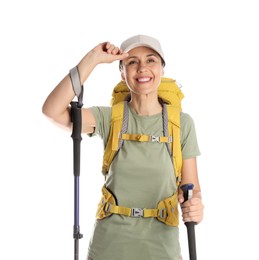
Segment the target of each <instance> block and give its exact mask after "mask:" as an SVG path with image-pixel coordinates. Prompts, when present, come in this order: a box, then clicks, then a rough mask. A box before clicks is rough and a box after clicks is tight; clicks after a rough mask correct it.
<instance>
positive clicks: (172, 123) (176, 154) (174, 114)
mask: <svg viewBox="0 0 259 260" xmlns="http://www.w3.org/2000/svg"><path fill="white" fill-rule="evenodd" d="M165 106H166V108H167V109H166V111H167V115H165V116H164V120H166V116H167V125H168V134H169V135H171V136H172V137H173V141H172V142H171V143H170V151H169V154H170V155H171V156H172V161H173V165H174V171H175V176H176V182H177V185H179V184H180V182H181V170H182V149H181V140H180V108H179V107H175V106H173V105H165ZM168 150H169V148H168Z"/></svg>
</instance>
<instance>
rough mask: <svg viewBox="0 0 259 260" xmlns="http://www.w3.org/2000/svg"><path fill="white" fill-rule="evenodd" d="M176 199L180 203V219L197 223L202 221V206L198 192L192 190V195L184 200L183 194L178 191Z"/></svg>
mask: <svg viewBox="0 0 259 260" xmlns="http://www.w3.org/2000/svg"><path fill="white" fill-rule="evenodd" d="M178 200H179V202H180V204H181V209H182V219H183V221H184V222H196V223H197V224H198V223H200V222H201V221H202V219H203V209H204V206H203V204H202V199H201V194H200V192H197V193H195V192H194V194H193V197H192V198H191V199H189V200H187V201H185V202H184V198H183V194H182V193H180V194H179V196H178Z"/></svg>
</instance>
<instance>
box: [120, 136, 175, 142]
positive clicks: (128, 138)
mask: <svg viewBox="0 0 259 260" xmlns="http://www.w3.org/2000/svg"><path fill="white" fill-rule="evenodd" d="M121 139H122V140H126V141H138V142H159V143H170V142H171V141H172V138H170V136H169V137H168V136H153V135H144V134H122V135H121Z"/></svg>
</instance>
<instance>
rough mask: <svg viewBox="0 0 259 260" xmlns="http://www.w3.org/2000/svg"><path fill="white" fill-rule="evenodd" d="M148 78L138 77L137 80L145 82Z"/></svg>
mask: <svg viewBox="0 0 259 260" xmlns="http://www.w3.org/2000/svg"><path fill="white" fill-rule="evenodd" d="M149 80H150V78H148V77H145V78H138V81H139V82H147V81H149Z"/></svg>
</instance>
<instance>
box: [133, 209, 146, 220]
mask: <svg viewBox="0 0 259 260" xmlns="http://www.w3.org/2000/svg"><path fill="white" fill-rule="evenodd" d="M131 217H136V218H139V217H144V209H142V208H132V209H131Z"/></svg>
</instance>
